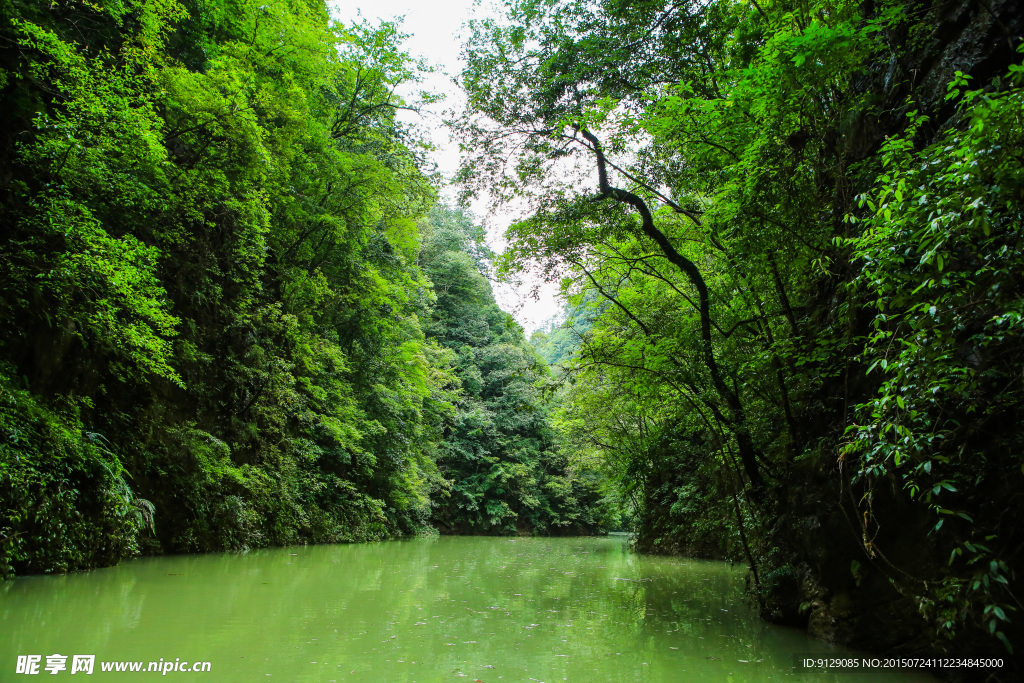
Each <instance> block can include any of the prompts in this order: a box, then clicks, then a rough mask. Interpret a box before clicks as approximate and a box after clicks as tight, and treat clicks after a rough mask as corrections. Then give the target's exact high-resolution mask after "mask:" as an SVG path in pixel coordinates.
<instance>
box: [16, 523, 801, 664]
mask: <svg viewBox="0 0 1024 683" xmlns="http://www.w3.org/2000/svg"><path fill="white" fill-rule="evenodd" d="M18 582H22V583H17V582H16V583H15V584H14V585H11V584H8V585H6V586H5V591H4V592H5V595H4V597H3V603H2V610H0V630H2V631H3V632H4V633H6V634H12V636H13V638H11V639H8V640H10V641H11V642H10V643H9V645H8V643H3V644H0V650H2V654H4V655H6V654H9V653H13V654H14V655H16V654H18V653H19V652H20V653H21V654H25V653H30V652H33V653H36V652H37V653H42V652H43V650H47V649H49V652H63V651H64V650H68V649H69V648H70V652H71V653H74V652H75V651H77V652H80V653H89V652H93V651H94V650H95V653H96V654H104V655H107V656H108V657H110V658H113V659H131V658H138V659H140V660H141V659H145V658H146V657H149V656H150V655H153V658H154V659H155V658H157V657H161V656H167V655H168V654H170V655H171V656H181V655H184V656H187V657H194V658H195V659H209V660H211V661H214V662H220V663H221V665H224V666H227V664H228V662H230V665H231V667H232V671H233V672H235V673H236V674H237V676H238V677H239V679H248V678H252V679H255V678H260V677H262V676H263V674H264V673H268V672H270V671H274V672H275V673H285V672H286V671H289V672H291V673H288V674H287V675H288V676H290V677H291V678H292V679H293V680H321V679H320V678H318V674H316V673H315V672H316V671H320V669H316V667H322V666H323V665H324V662H327V663H329V664H330V667H331V668H332V669H333V668H334V667H336V666H337V663H339V662H344V663H345V670H346V671H348V670H350V669H358V670H359V671H361V672H370V671H373V672H377V673H378V674H380V675H379V676H378V679H379V680H389V681H390V680H396V681H401V680H405V674H404V673H402V672H401V671H399V670H397V669H394V668H389V669H381V667H396V666H398V664H396V662H407V661H416V663H417V664H416V667H417V668H416V669H415V670H414V671H413V672H414V673H415V672H417V671H418V672H420V673H422V672H424V671H435V672H438V673H439V675H440V674H441V673H444V674H445V675H450V674H451V673H452V672H456V671H457V672H463V673H467V674H468V673H474V674H475V675H474V676H473V678H480V679H482V680H496V677H497V675H503V676H504V678H505V679H506V680H527V678H529V677H534V678H538V679H540V680H561V678H562V677H563V676H568V677H569V678H570V680H572V678H573V677H574V676H575V677H576V679H577V680H579V679H584V680H588V679H589V680H603V678H602V677H601V676H599V675H597V674H595V673H594V671H600V672H616V671H634V672H635V673H636V675H637V676H641V674H642V676H647V677H648V678H647V679H644V678H643V677H641V678H638V680H652V681H654V680H677V678H675V677H674V675H673V673H672V671H674V669H673V668H672V667H677V668H678V667H683V668H686V667H690V668H687V669H686V670H687V671H695V670H697V669H698V668H699V671H700V672H702V673H703V674H704V675H706V676H710V677H718V678H719V679H721V678H722V676H723V675H724V674H726V673H729V672H731V671H732V668H730V667H735V666H736V664H737V662H739V661H740V660H748V661H756V660H758V659H762V658H765V659H770V658H771V657H774V658H775V660H777V661H782V660H785V662H784V663H783V664H779V666H778V667H776V671H777V672H781V671H782V668H783V666H784V667H785V668H786V669H787V673H788V667H789V665H790V662H789V659H790V657H789V654H790V653H792V652H804V651H813V646H812V645H809V644H808V641H807V640H806V639H805V638H804V637H803V636H802V635H799V634H796V633H790V632H787V631H782V630H780V629H773V628H771V627H768V626H766V625H764V624H763V623H762V622H760V620H758V619H757V617H756V614H755V613H754V611H753V609H752V608H751V607H750V606H749V605H748V604H747V602H746V598H745V597H744V594H743V574H742V571H741V570H739V569H737V568H730V567H729V566H727V565H725V564H722V563H717V562H706V561H689V560H680V559H679V558H664V557H641V556H637V555H633V554H631V553H629V552H628V551H627V549H626V547H625V544H624V543H623V542H622V540H621V539H607V538H606V539H542V538H514V539H497V538H474V537H461V538H441V539H435V540H424V539H419V540H415V541H409V542H389V543H381V544H374V545H348V546H317V547H299V548H282V549H275V550H262V551H257V552H252V553H248V554H240V555H239V554H234V555H203V556H190V557H164V558H156V559H149V560H142V561H138V562H129V563H124V564H122V565H120V566H119V567H116V568H113V569H109V570H99V571H95V572H90V573H88V574H82V575H71V576H66V577H48V578H30V579H27V580H25V579H18ZM32 582H35V583H32ZM83 615H85V616H83ZM10 624H16V625H18V626H19V628H9V627H8V626H9V625H10ZM31 624H36V626H35V627H31V628H25V625H31ZM40 634H43V635H40ZM80 642H88V643H93V644H94V647H88V646H84V647H81V648H79V647H78V645H77V644H78V643H80ZM8 647H10V648H13V649H4V648H8ZM773 652H774V653H775V654H774V655H772V654H770V653H773ZM257 653H260V654H259V656H258V657H257V656H256V655H257ZM314 662H316V665H315V666H314V665H313V663H314ZM403 665H404V664H403ZM410 666H411V665H410ZM486 666H497V667H501V668H502V669H503V670H502V671H499V672H497V673H495V672H494V671H491V670H490V669H486V670H485V669H483V668H481V667H486ZM767 666H768V665H764V668H767ZM268 667H273V668H268ZM289 667H290V668H289ZM303 667H305V668H303ZM310 667H313V668H312V669H310ZM474 667H475V668H474ZM659 667H660V668H659ZM305 670H309V671H310V674H309V677H307V678H302V677H296V676H297V674H296V673H295V672H298V671H305ZM527 670H528V673H526V674H524V673H523V672H524V671H527ZM383 671H386V672H387V674H388V675H387V676H383V674H382V672H383ZM485 674H486V675H485ZM556 674H557V675H556ZM630 675H632V674H630ZM594 676H597V677H596V678H595V677H594ZM659 677H660V678H659ZM427 678H430V677H429V676H428V677H427ZM435 678H437V677H435ZM612 678H615V676H612ZM413 679H416V676H412V678H409V680H413ZM430 679H431V680H433V678H430ZM417 680H419V679H417ZM616 680H623V678H622V677H621V676H619V677H618V678H616Z"/></svg>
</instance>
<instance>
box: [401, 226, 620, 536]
mask: <svg viewBox="0 0 1024 683" xmlns="http://www.w3.org/2000/svg"><path fill="white" fill-rule="evenodd" d="M431 219H432V225H431V226H430V228H429V230H428V232H427V233H426V238H425V240H424V245H423V252H422V254H421V260H422V262H423V267H424V270H425V271H426V273H427V274H428V275H429V277H430V280H431V282H433V283H434V290H435V292H436V295H437V304H436V305H435V307H434V309H433V316H432V319H431V321H430V323H429V324H428V325H426V328H425V329H426V332H427V334H428V335H429V336H430V337H431V338H432V339H436V340H437V341H438V343H439V344H440V345H441V346H443V347H444V348H446V349H449V350H450V351H451V353H452V357H453V363H454V368H455V371H456V374H457V376H458V378H459V380H460V382H461V385H462V389H463V391H462V395H461V396H460V397H459V398H458V399H457V400H456V402H455V407H456V416H455V419H454V421H453V424H452V425H451V426H450V427H449V428H448V429H447V430H446V433H445V438H444V440H443V443H442V444H441V446H440V447H439V449H438V456H437V463H438V467H439V468H440V470H441V473H442V475H443V476H444V477H445V478H446V479H447V480H448V481H450V482H451V486H450V488H449V489H448V491H447V499H446V500H445V501H444V502H443V504H440V505H439V509H438V510H437V511H436V512H435V519H436V520H437V522H438V523H439V524H441V525H442V528H448V529H454V530H458V531H462V532H476V533H482V532H483V533H494V532H515V531H516V530H529V531H543V532H545V533H580V532H591V531H593V530H596V529H600V528H602V526H603V525H604V524H605V522H606V520H605V519H604V518H603V514H604V513H603V512H602V511H603V510H604V509H605V507H606V506H605V505H602V502H601V499H602V497H603V494H602V490H601V478H600V475H599V473H598V472H597V471H595V469H594V468H592V467H588V466H587V465H586V463H583V462H573V463H570V462H569V461H568V459H567V456H566V454H565V452H564V451H563V450H562V449H560V448H559V447H558V444H557V442H556V435H555V433H554V431H553V429H552V427H551V424H550V419H549V417H548V403H549V400H548V398H549V397H548V396H546V395H545V394H546V391H545V390H546V386H547V385H548V384H549V383H550V381H551V380H550V378H549V372H548V370H547V367H546V365H545V364H544V362H543V361H542V360H541V359H540V358H539V357H538V356H537V354H536V353H535V352H534V350H533V348H532V347H531V346H530V345H529V344H528V343H527V342H526V340H525V338H524V337H523V332H522V329H521V328H520V327H519V326H518V325H517V324H516V323H515V322H514V321H513V320H512V317H511V316H510V315H509V314H508V313H504V312H502V311H501V310H500V309H499V308H498V306H497V304H495V302H494V296H493V295H492V293H491V287H490V283H489V282H488V281H487V279H486V275H487V273H488V271H489V269H490V265H491V263H490V252H489V250H488V249H487V247H486V245H485V244H484V241H483V233H482V231H481V230H480V229H479V228H475V227H474V226H473V225H472V223H470V222H469V221H468V220H467V219H466V218H465V216H463V215H461V214H458V213H453V212H448V211H441V210H435V211H434V212H433V213H432V214H431Z"/></svg>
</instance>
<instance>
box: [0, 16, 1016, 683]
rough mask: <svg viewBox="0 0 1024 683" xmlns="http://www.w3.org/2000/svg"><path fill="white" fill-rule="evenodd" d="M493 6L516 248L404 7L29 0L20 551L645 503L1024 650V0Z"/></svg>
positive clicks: (493, 57) (498, 124) (858, 614)
mask: <svg viewBox="0 0 1024 683" xmlns="http://www.w3.org/2000/svg"><path fill="white" fill-rule="evenodd" d="M505 10H506V12H507V15H506V16H505V17H503V18H501V19H494V18H481V19H477V20H474V21H473V22H471V23H470V24H469V26H468V36H469V37H468V39H467V42H466V44H465V46H464V58H465V68H464V71H463V72H462V73H461V74H460V76H459V79H458V83H459V85H460V87H462V88H463V89H464V91H465V92H466V95H467V98H468V100H467V101H468V106H467V108H466V109H465V110H464V111H461V112H456V113H453V114H452V115H451V117H450V120H448V121H446V124H447V125H448V126H449V127H450V129H451V131H452V134H453V136H455V137H456V138H457V140H458V141H459V143H460V144H461V145H462V149H463V165H462V168H461V170H460V172H459V176H458V178H457V183H458V187H459V188H460V189H461V191H462V195H463V196H462V197H461V199H462V200H468V199H469V198H471V197H473V196H478V197H486V198H489V199H490V201H491V202H492V204H493V205H494V206H495V207H496V208H497V207H500V206H503V205H510V204H513V205H515V206H518V207H521V208H524V211H525V213H524V216H525V217H523V218H522V219H521V220H520V221H519V222H517V223H515V224H513V225H512V226H511V227H510V228H509V229H508V231H507V233H506V235H505V239H506V243H507V247H506V249H505V251H504V252H503V253H501V254H494V253H492V252H491V250H490V249H489V248H488V246H487V243H486V240H485V234H484V231H483V228H482V227H481V226H480V225H479V222H478V221H477V220H476V219H475V218H474V217H473V216H472V215H470V214H469V213H468V212H467V211H465V210H463V209H461V208H458V207H457V206H452V205H449V204H446V203H445V202H444V201H441V200H440V199H439V197H438V192H439V182H440V181H439V180H438V179H437V178H436V177H435V176H434V175H432V166H431V162H430V154H431V151H432V150H431V148H430V145H429V144H428V143H426V142H425V140H426V136H425V134H424V132H423V131H422V130H420V129H418V128H417V127H416V126H414V125H408V124H404V123H401V121H400V119H399V118H398V117H397V116H396V114H397V112H398V111H400V110H404V109H411V110H418V109H419V108H420V107H422V106H424V105H426V104H429V103H432V102H435V101H436V100H437V99H438V95H436V94H431V93H421V94H419V95H417V96H415V97H413V98H410V99H409V100H403V99H401V98H399V97H398V96H397V95H396V94H395V92H396V88H398V87H399V86H400V85H402V84H409V83H415V82H417V79H418V74H420V73H421V71H422V69H423V68H425V67H424V66H423V65H422V64H421V63H420V62H419V61H417V60H416V59H414V58H413V57H411V56H410V55H408V54H406V53H405V52H404V51H403V49H402V47H401V45H402V41H403V38H404V36H403V34H402V32H401V30H400V28H399V27H398V26H397V25H396V24H392V23H387V22H385V23H381V24H380V25H371V24H370V23H367V22H365V21H356V22H348V23H346V22H338V21H333V20H332V19H331V18H330V16H329V11H328V7H327V5H326V4H325V3H324V2H323V1H322V0H259V1H258V2H257V1H254V0H210V1H204V2H200V1H199V0H98V1H97V2H95V3H91V2H89V3H86V2H76V1H73V0H69V1H68V2H55V3H49V4H47V3H37V2H33V1H30V0H0V320H2V321H3V322H4V325H3V327H2V329H0V574H2V575H3V576H4V577H11V576H14V575H16V574H25V573H51V572H65V571H73V570H77V569H85V568H92V567H101V566H109V565H113V564H116V563H117V562H118V561H120V560H121V559H124V558H128V557H134V556H137V555H139V554H144V555H153V554H160V553H190V552H205V551H224V550H229V551H230V550H242V549H248V548H259V547H268V546H287V545H295V544H305V543H333V542H361V541H374V540H382V539H390V538H399V537H407V536H410V535H415V534H417V533H438V532H458V533H464V534H508V535H515V534H521V533H529V534H537V535H563V534H590V533H604V532H607V531H609V530H614V531H619V530H626V529H628V530H630V531H631V532H632V533H633V534H634V539H635V547H636V549H637V550H639V551H641V552H646V553H662V554H686V555H692V556H694V557H715V558H721V559H728V560H731V561H737V562H741V563H743V564H745V565H746V566H748V567H750V594H751V597H752V599H753V600H754V601H755V602H756V604H757V605H758V608H759V610H760V613H761V615H762V617H763V618H764V619H766V620H769V621H772V622H775V623H782V624H787V625H792V626H796V627H799V628H803V629H807V630H808V631H809V632H810V633H811V634H812V635H813V636H815V637H817V638H820V639H822V640H826V641H830V642H836V643H842V644H845V645H849V646H852V647H855V648H860V649H864V650H866V651H871V652H879V653H891V654H899V655H925V656H942V655H949V656H962V655H965V654H968V653H969V654H970V656H972V657H975V656H977V657H981V656H986V657H987V656H1003V657H1009V658H1011V661H1012V658H1013V656H1014V655H1015V652H1014V651H1015V649H1019V647H1020V645H1021V644H1022V643H1024V631H1022V623H1024V604H1022V603H1021V602H1020V598H1019V596H1020V593H1021V590H1020V587H1019V585H1018V583H1019V581H1018V579H1017V573H1018V572H1019V570H1020V566H1021V554H1022V552H1024V528H1022V526H1021V523H1020V520H1021V519H1024V497H1022V495H1021V493H1020V492H1021V491H1022V490H1024V460H1022V456H1021V454H1022V453H1024V433H1021V431H1020V429H1019V425H1020V424H1021V421H1022V418H1024V410H1022V406H1024V383H1022V382H1021V376H1022V370H1024V280H1022V279H1021V275H1020V273H1021V272H1024V244H1022V237H1024V234H1022V233H1024V216H1022V207H1024V171H1022V169H1024V160H1022V159H1021V156H1020V152H1019V150H1020V149H1024V114H1022V112H1024V65H1022V61H1024V53H1022V47H1021V45H1022V41H1021V37H1022V34H1024V11H1021V7H1020V3H1019V2H1015V1H1013V0H994V1H993V2H984V3H981V2H975V1H974V0H964V1H963V2H957V3H943V4H933V3H926V2H919V1H917V0H865V1H862V2H855V1H850V0H840V1H838V2H832V1H822V2H803V3H764V2H746V1H743V2H741V1H738V0H713V1H710V2H674V3H666V2H654V1H648V0H643V1H640V2H625V1H624V0H600V1H598V2H592V1H591V0H561V1H555V0H510V1H509V2H508V3H507V4H506V8H505ZM409 28H410V30H415V27H409ZM445 38H446V39H447V37H445ZM502 279H503V280H507V281H516V280H527V281H546V282H548V283H556V284H558V285H559V286H560V288H561V294H562V297H563V299H564V301H565V308H564V310H563V312H562V314H561V315H560V316H557V317H556V318H555V319H553V320H552V321H551V322H550V324H548V325H547V326H546V327H545V328H544V329H542V330H540V331H537V332H535V333H533V334H532V336H531V337H530V338H529V339H527V338H526V336H525V335H524V333H523V330H522V328H521V327H520V326H519V325H518V324H517V323H516V322H515V321H514V319H513V318H512V316H511V315H509V314H508V313H505V312H503V311H501V310H500V309H499V308H498V306H497V304H496V303H495V299H494V295H493V292H492V289H491V282H493V281H495V280H502ZM945 675H950V676H953V675H955V674H952V673H949V672H945Z"/></svg>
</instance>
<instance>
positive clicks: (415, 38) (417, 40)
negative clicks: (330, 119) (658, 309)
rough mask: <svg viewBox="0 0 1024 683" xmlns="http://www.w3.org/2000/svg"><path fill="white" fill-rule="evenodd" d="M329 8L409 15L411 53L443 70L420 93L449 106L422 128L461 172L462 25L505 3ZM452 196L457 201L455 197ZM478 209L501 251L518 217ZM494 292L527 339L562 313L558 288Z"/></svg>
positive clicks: (341, 14) (340, 1) (348, 3)
mask: <svg viewBox="0 0 1024 683" xmlns="http://www.w3.org/2000/svg"><path fill="white" fill-rule="evenodd" d="M328 4H329V6H330V7H331V13H332V16H333V17H334V18H336V19H339V20H341V21H351V20H354V19H357V18H358V17H359V16H360V15H361V16H362V17H363V18H365V19H368V20H370V21H372V22H376V21H380V20H384V21H394V20H395V19H396V18H398V17H403V16H404V21H403V22H402V26H401V30H402V33H407V34H409V38H408V40H407V41H406V43H405V49H406V51H407V52H409V53H410V54H412V55H413V56H416V57H425V58H426V59H427V61H428V62H429V63H430V64H431V65H433V66H435V67H436V68H437V69H438V72H437V73H434V74H430V75H428V77H427V81H426V82H424V83H423V84H421V85H419V86H417V87H416V88H415V90H420V89H423V90H428V91H432V92H440V93H444V94H445V95H446V101H445V102H442V103H440V104H438V105H434V106H433V107H432V108H431V111H429V112H427V113H426V114H425V115H424V116H423V118H422V119H421V123H422V124H424V125H426V126H428V127H430V129H431V131H432V136H433V142H434V144H435V145H436V146H437V148H438V150H437V152H436V154H435V162H436V163H437V166H438V170H439V171H441V172H442V173H443V174H444V175H445V176H446V177H449V178H450V177H451V176H452V174H454V172H455V171H456V170H457V169H458V165H459V151H458V145H457V144H454V143H453V142H452V141H451V139H450V136H449V133H448V131H447V130H446V129H445V128H444V126H443V125H442V124H441V113H442V112H443V111H444V110H445V109H451V108H453V107H455V108H458V107H461V106H462V105H463V102H464V98H463V97H462V94H461V92H460V91H459V90H458V89H457V88H456V86H455V85H454V84H453V83H452V78H453V77H454V76H455V75H456V74H458V73H459V71H460V70H461V69H462V62H461V60H460V59H459V55H460V53H461V51H462V40H461V32H462V25H463V24H464V23H465V22H466V21H467V20H468V19H470V18H472V17H481V16H487V15H493V13H495V12H497V11H500V10H499V8H500V5H499V3H497V2H495V1H494V0H444V2H443V3H437V4H434V3H425V2H410V1H409V0H373V1H372V2H371V1H369V0H328ZM410 116H414V115H410ZM448 194H449V196H453V194H454V193H448ZM473 209H474V210H475V211H476V212H477V213H478V218H480V219H481V220H482V222H483V223H484V225H485V226H486V227H487V230H488V235H489V241H490V243H491V248H493V249H496V250H500V249H501V234H502V233H503V232H504V230H505V228H506V227H507V226H508V223H509V222H510V219H513V218H515V217H514V216H505V215H502V216H487V215H479V214H480V213H481V212H482V211H483V205H482V204H480V205H476V206H474V207H473ZM494 289H495V295H496V298H497V299H498V305H500V306H501V307H502V308H503V309H505V310H506V311H508V312H509V313H511V314H512V315H513V316H515V318H516V320H517V321H519V324H520V325H522V326H523V328H524V329H525V330H526V334H527V336H529V334H530V332H532V331H533V330H535V329H537V328H538V327H539V326H540V325H541V324H542V323H544V322H545V321H546V320H548V319H550V318H551V316H552V315H555V314H556V313H558V312H559V311H560V310H561V302H559V301H557V300H556V299H555V292H556V289H554V288H552V287H549V288H546V290H545V291H544V292H543V294H542V297H541V300H540V301H535V300H534V299H533V298H531V297H529V296H527V295H526V292H527V290H528V289H529V285H527V286H524V287H523V288H522V291H521V292H516V291H513V290H512V288H510V287H507V286H495V288H494Z"/></svg>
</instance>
